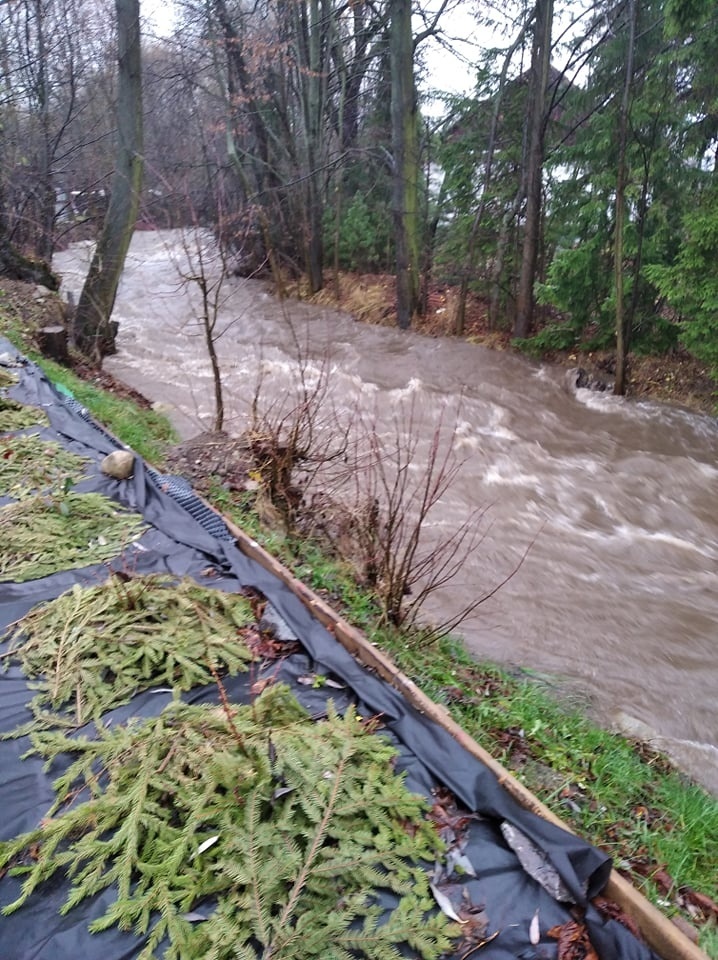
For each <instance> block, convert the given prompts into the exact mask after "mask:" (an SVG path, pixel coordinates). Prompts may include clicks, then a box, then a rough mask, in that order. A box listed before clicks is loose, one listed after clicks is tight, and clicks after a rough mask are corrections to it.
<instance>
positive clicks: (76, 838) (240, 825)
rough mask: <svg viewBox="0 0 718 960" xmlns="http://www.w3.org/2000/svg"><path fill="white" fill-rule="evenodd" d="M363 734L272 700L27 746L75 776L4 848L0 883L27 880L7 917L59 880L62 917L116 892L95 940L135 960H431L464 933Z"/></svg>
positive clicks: (351, 721) (191, 709)
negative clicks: (125, 943) (7, 876)
mask: <svg viewBox="0 0 718 960" xmlns="http://www.w3.org/2000/svg"><path fill="white" fill-rule="evenodd" d="M374 725H375V721H364V720H362V719H361V718H359V717H358V716H357V715H356V713H355V712H354V710H353V709H350V710H349V711H348V712H347V714H346V715H345V716H343V717H341V716H338V715H337V713H336V712H335V711H334V709H333V706H332V703H331V702H329V704H328V709H327V715H326V717H325V718H322V719H320V720H318V721H316V722H315V721H314V720H313V719H312V718H311V717H309V715H308V714H307V713H306V711H305V710H304V709H303V708H302V707H301V706H300V705H299V703H298V702H297V700H296V699H295V698H294V696H293V695H292V694H291V692H290V691H289V690H288V689H287V688H286V687H284V686H282V685H276V686H274V687H270V688H269V689H267V690H266V691H265V692H264V693H262V694H261V696H260V697H258V699H257V700H255V701H254V703H252V704H251V705H249V706H242V705H235V704H232V705H230V704H228V703H225V704H224V706H223V707H220V706H207V705H187V704H184V703H181V702H179V701H175V702H173V703H172V704H170V705H169V706H168V707H167V708H166V709H165V711H164V712H163V713H162V714H160V716H159V717H155V718H153V719H150V720H142V721H137V720H135V721H134V722H132V723H129V724H128V725H127V726H118V727H114V726H113V727H110V728H109V729H108V728H107V727H104V726H102V725H98V729H97V739H88V738H86V737H79V738H76V737H68V736H66V735H63V734H61V733H40V734H35V735H34V736H33V744H34V747H35V749H36V751H37V752H38V753H40V754H41V755H42V756H44V757H45V758H46V759H47V760H48V761H51V760H52V759H53V758H54V757H57V756H58V755H60V754H63V755H69V756H70V757H71V758H72V762H71V764H70V766H69V767H68V768H67V769H66V771H65V773H64V774H63V775H62V776H61V777H60V778H59V779H58V780H57V781H56V782H55V785H54V786H55V790H56V796H57V801H56V803H55V805H54V807H53V808H52V809H51V810H50V811H49V812H48V815H47V816H46V817H45V818H44V819H43V821H42V824H41V826H40V827H38V829H37V830H34V831H31V832H30V833H27V834H24V835H23V836H20V837H18V838H16V839H15V840H11V841H9V842H7V843H4V844H0V871H1V870H3V869H5V868H9V869H10V871H11V872H12V873H15V874H18V875H22V876H24V882H23V885H22V892H21V894H20V896H19V897H18V899H17V900H16V901H15V902H13V903H11V904H9V905H8V906H7V907H6V908H5V911H4V912H6V913H9V912H12V911H14V910H16V909H19V908H21V907H22V904H23V903H24V902H25V901H26V900H27V898H28V897H29V896H30V894H31V893H32V892H33V891H34V890H36V889H38V890H40V891H41V890H42V887H43V884H44V883H46V882H47V881H51V882H54V881H53V880H52V878H53V877H54V875H55V874H56V873H58V872H59V873H63V874H65V875H66V876H68V877H69V878H70V881H69V884H68V895H67V899H66V902H65V904H64V906H63V907H62V912H63V913H69V912H70V911H71V910H72V909H73V907H75V906H77V905H78V904H80V903H82V902H83V901H85V900H86V899H88V898H93V897H95V895H96V894H98V893H100V892H101V891H103V890H106V889H108V888H110V889H113V890H114V891H116V896H115V898H113V900H112V902H110V904H109V905H108V906H107V908H106V910H105V912H104V913H103V914H102V915H101V916H99V917H97V919H95V920H93V921H92V923H91V924H90V930H91V931H93V932H99V931H101V930H106V929H108V928H113V927H119V928H120V929H124V930H133V931H134V932H135V934H136V935H139V936H141V937H142V938H143V948H142V950H141V952H140V954H139V957H138V960H150V958H154V957H158V956H160V955H161V956H162V957H163V958H165V960H210V958H211V960H230V958H232V960H237V958H243V960H259V958H263V960H268V958H272V960H311V958H317V960H319V958H321V960H348V958H350V957H353V958H357V960H358V958H365V960H397V958H398V957H399V956H402V955H404V954H403V953H401V952H400V947H401V945H406V946H408V947H409V949H410V950H411V951H412V955H413V956H415V957H419V958H423V960H436V958H438V957H440V956H441V955H442V953H445V952H446V951H447V950H448V949H449V948H450V946H451V938H452V937H456V936H458V932H459V927H458V925H454V924H452V923H451V922H450V921H449V920H448V919H447V918H446V917H445V916H443V915H442V914H441V912H440V911H438V910H437V909H436V907H435V904H434V902H433V898H432V896H431V892H430V889H429V878H428V876H427V873H426V869H425V865H426V864H427V863H433V862H434V861H435V860H436V858H437V857H439V856H441V854H442V850H443V846H442V844H441V841H440V840H439V838H438V835H437V833H436V830H435V829H434V826H433V825H432V824H430V823H429V822H428V821H427V819H426V814H427V810H428V804H427V802H426V800H425V799H424V798H423V797H419V796H417V795H416V794H413V793H411V792H410V791H408V790H407V788H406V787H405V785H404V782H403V779H402V778H401V777H400V776H397V774H396V773H395V772H394V769H393V763H394V758H395V756H396V750H395V749H394V747H392V746H391V745H390V744H389V743H388V742H387V741H386V740H385V739H384V738H382V737H380V736H377V735H376V734H375V729H374ZM98 769H101V770H102V771H103V775H102V776H101V777H98V776H97V770H98ZM78 796H79V797H86V798H87V799H84V800H83V801H82V802H80V803H77V802H75V803H73V804H72V805H71V806H69V807H68V806H67V800H68V799H69V798H72V797H75V798H77V797H78ZM383 894H388V898H386V899H384V898H383ZM200 909H201V911H202V912H201V913H200V912H198V911H199V910H200Z"/></svg>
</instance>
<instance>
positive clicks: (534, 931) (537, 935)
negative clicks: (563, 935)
mask: <svg viewBox="0 0 718 960" xmlns="http://www.w3.org/2000/svg"><path fill="white" fill-rule="evenodd" d="M540 939H541V927H540V926H539V908H538V907H536V913H535V914H534V915H533V917H532V918H531V923H530V924H529V941H530V942H531V943H532V944H533V945H534V947H535V946H536V944H537V943H538V942H539V940H540Z"/></svg>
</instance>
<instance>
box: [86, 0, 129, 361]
mask: <svg viewBox="0 0 718 960" xmlns="http://www.w3.org/2000/svg"><path fill="white" fill-rule="evenodd" d="M115 13H116V23H117V54H118V55H117V60H118V73H117V78H118V86H117V108H116V116H117V148H116V149H117V153H116V162H115V172H114V175H113V178H112V190H111V195H110V203H109V207H108V210H107V214H106V216H105V221H104V225H103V229H102V233H101V235H100V238H99V240H98V242H97V247H96V249H95V253H94V256H93V258H92V262H91V264H90V269H89V272H88V275H87V278H86V280H85V283H84V286H83V288H82V292H81V294H80V299H79V302H78V305H77V312H76V314H75V328H74V333H75V339H76V343H77V346H78V347H79V349H80V350H81V351H82V353H84V354H85V355H87V356H88V357H92V358H93V359H94V360H95V361H96V362H98V363H100V362H101V360H102V357H103V356H105V355H106V354H107V353H109V352H111V351H112V349H113V348H114V339H115V337H114V332H113V330H112V327H111V325H110V316H111V314H112V308H113V306H114V303H115V296H116V294H117V287H118V284H119V281H120V276H121V274H122V269H123V267H124V263H125V257H126V255H127V250H128V248H129V245H130V240H131V239H132V233H133V230H134V226H135V221H136V219H137V213H138V210H139V205H140V190H141V186H142V170H143V157H142V55H141V48H140V4H139V0H115Z"/></svg>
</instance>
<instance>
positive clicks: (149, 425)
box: [31, 354, 177, 465]
mask: <svg viewBox="0 0 718 960" xmlns="http://www.w3.org/2000/svg"><path fill="white" fill-rule="evenodd" d="M31 359H32V360H34V361H35V362H36V363H37V364H38V366H39V367H41V368H42V370H43V371H44V373H45V375H46V376H47V377H48V378H49V379H50V380H52V382H53V383H55V384H58V383H59V384H62V386H63V387H65V388H66V389H67V390H69V391H70V392H71V393H72V395H73V396H74V398H75V399H76V400H77V401H78V402H79V403H81V404H82V405H83V407H86V408H87V409H88V410H89V411H90V413H91V414H92V415H93V416H94V417H95V418H96V419H97V420H99V421H100V423H102V424H104V425H105V426H106V427H107V428H108V429H109V430H110V431H111V432H112V433H114V435H115V436H116V437H117V438H118V439H119V440H121V441H122V442H123V443H125V444H127V446H128V447H131V448H132V449H133V450H134V451H135V453H138V454H139V455H140V456H141V457H143V458H144V459H145V460H148V461H149V462H150V463H152V464H154V465H162V462H163V460H164V455H165V451H166V449H167V446H168V445H169V444H171V443H174V442H176V440H177V437H176V435H175V432H174V429H173V428H172V426H171V424H170V422H169V420H168V419H167V418H166V417H165V416H163V415H162V414H160V413H157V412H156V411H154V410H151V409H149V408H145V407H139V406H137V404H135V403H133V402H132V401H131V400H125V399H123V398H122V397H117V396H115V395H114V394H111V393H107V391H105V390H102V389H101V388H99V387H96V386H93V385H92V384H91V383H88V382H87V381H85V380H81V379H80V378H79V377H78V376H76V374H74V373H73V372H72V371H71V370H68V369H67V367H63V366H61V364H59V363H55V362H54V361H52V360H47V359H45V358H44V357H40V356H38V355H36V354H31Z"/></svg>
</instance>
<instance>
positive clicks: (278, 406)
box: [243, 322, 349, 531]
mask: <svg viewBox="0 0 718 960" xmlns="http://www.w3.org/2000/svg"><path fill="white" fill-rule="evenodd" d="M288 328H289V331H290V334H291V337H292V340H293V343H294V347H295V357H294V364H293V367H292V371H291V373H287V374H286V378H287V381H288V382H283V383H282V384H281V385H280V387H279V389H277V387H276V385H272V384H270V383H269V373H270V366H269V364H267V363H261V364H260V367H259V371H258V376H257V382H256V386H255V390H254V395H253V398H252V405H251V413H250V425H249V427H248V429H247V430H246V431H245V433H244V434H243V437H244V439H246V441H247V444H248V447H249V450H250V451H251V454H252V457H253V459H254V462H255V465H256V471H257V473H258V475H259V478H260V482H261V484H262V489H263V492H264V494H265V495H266V496H267V498H268V499H269V501H270V503H271V504H272V505H273V506H274V507H275V508H276V509H277V510H278V511H279V513H280V516H281V519H282V522H283V523H284V526H285V528H286V529H287V530H288V531H289V530H292V529H293V528H294V525H295V522H296V520H297V518H298V515H299V512H300V510H301V508H302V504H303V502H304V498H305V495H306V494H307V492H308V491H309V490H310V488H311V489H315V488H316V487H317V486H321V485H322V481H324V482H325V483H328V482H329V479H328V475H327V476H324V474H325V473H326V471H327V468H328V466H329V465H336V464H340V465H341V470H342V471H343V470H344V469H345V468H346V461H347V452H348V436H349V429H348V423H343V422H342V417H341V415H340V414H339V411H338V410H337V408H336V405H335V404H334V401H333V398H332V394H331V373H332V367H331V362H330V358H329V355H328V354H327V353H325V354H324V355H323V356H322V358H321V359H320V361H319V363H318V364H317V362H316V361H311V360H310V356H309V349H308V344H304V343H301V342H300V340H299V337H298V336H297V334H296V330H295V328H294V326H293V325H292V324H291V322H290V323H289V325H288Z"/></svg>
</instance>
